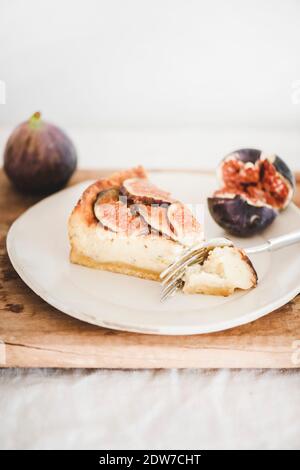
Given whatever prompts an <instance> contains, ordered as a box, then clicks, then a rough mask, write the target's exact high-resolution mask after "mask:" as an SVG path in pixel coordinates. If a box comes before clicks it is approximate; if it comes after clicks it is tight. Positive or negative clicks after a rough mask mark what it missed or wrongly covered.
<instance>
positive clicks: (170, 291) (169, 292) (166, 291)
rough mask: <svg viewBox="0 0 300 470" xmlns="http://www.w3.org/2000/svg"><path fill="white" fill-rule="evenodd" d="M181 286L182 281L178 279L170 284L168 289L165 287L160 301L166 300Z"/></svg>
mask: <svg viewBox="0 0 300 470" xmlns="http://www.w3.org/2000/svg"><path fill="white" fill-rule="evenodd" d="M180 287H181V282H179V280H177V282H176V283H175V284H174V285H172V286H168V288H167V289H164V290H163V291H162V293H161V296H160V301H161V302H164V301H165V300H167V299H168V298H169V297H171V296H172V295H173V294H175V292H176V291H177V290H178V289H180Z"/></svg>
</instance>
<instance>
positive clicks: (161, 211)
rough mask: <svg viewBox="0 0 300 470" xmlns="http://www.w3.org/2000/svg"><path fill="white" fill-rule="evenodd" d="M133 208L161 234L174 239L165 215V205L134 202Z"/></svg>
mask: <svg viewBox="0 0 300 470" xmlns="http://www.w3.org/2000/svg"><path fill="white" fill-rule="evenodd" d="M134 210H135V211H136V212H137V213H138V214H140V215H141V217H142V218H143V219H144V220H145V222H146V223H147V224H148V225H149V226H150V227H151V228H152V229H154V230H155V231H156V232H159V233H160V234H161V235H163V236H166V237H169V238H172V239H173V240H176V239H177V237H176V236H175V234H174V232H173V230H172V228H171V226H170V223H169V219H168V216H167V212H168V211H167V207H166V206H164V205H152V206H149V205H145V204H135V205H134Z"/></svg>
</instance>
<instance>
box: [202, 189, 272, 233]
mask: <svg viewBox="0 0 300 470" xmlns="http://www.w3.org/2000/svg"><path fill="white" fill-rule="evenodd" d="M207 202H208V208H209V212H210V214H211V216H212V217H213V219H214V220H215V221H216V223H217V224H218V225H220V226H221V227H222V228H223V229H224V230H226V231H227V232H229V233H231V234H232V235H234V236H237V237H250V236H253V235H256V234H258V233H260V232H262V231H263V230H264V229H266V228H267V227H268V226H269V225H270V224H271V223H272V222H273V221H274V219H275V218H276V216H277V214H278V212H277V211H276V210H275V209H273V208H272V207H270V206H261V207H257V206H254V205H252V204H249V203H248V202H247V201H246V200H245V199H243V198H242V197H240V196H235V197H234V198H222V197H210V198H208V199H207Z"/></svg>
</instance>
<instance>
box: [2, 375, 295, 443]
mask: <svg viewBox="0 0 300 470" xmlns="http://www.w3.org/2000/svg"><path fill="white" fill-rule="evenodd" d="M0 416H1V418H0V419H1V426H0V448H1V449H118V448H119V449H176V448H179V449H300V372H299V371H298V372H297V371H291V372H287V371H258V370H255V371H247V370H244V371H230V370H219V371H201V370H181V371H180V370H157V371H151V370H141V371H118V370H98V371H86V370H82V371H80V370H78V371H75V370H71V371H62V370H45V369H36V370H17V369H11V370H4V369H2V370H0Z"/></svg>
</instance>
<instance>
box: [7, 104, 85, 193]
mask: <svg viewBox="0 0 300 470" xmlns="http://www.w3.org/2000/svg"><path fill="white" fill-rule="evenodd" d="M76 166H77V154H76V150H75V148H74V145H73V143H72V142H71V140H70V139H69V137H68V136H67V135H66V134H65V133H64V132H63V131H62V130H61V129H59V128H58V127H57V126H54V125H53V124H49V123H47V122H45V121H42V120H41V117H40V113H35V114H34V115H33V116H32V118H31V119H29V121H26V122H23V123H21V124H20V125H19V126H18V127H17V128H16V129H15V130H14V131H13V133H12V134H11V136H10V137H9V139H8V141H7V144H6V148H5V151H4V170H5V172H6V174H7V176H8V177H9V179H10V180H11V181H12V182H13V184H14V185H15V187H16V188H17V189H18V190H19V191H21V192H23V193H28V194H41V195H42V194H50V193H53V192H55V191H58V190H59V189H61V188H63V187H64V186H65V185H66V183H67V182H68V180H69V179H70V177H71V176H72V174H73V173H74V171H75V169H76Z"/></svg>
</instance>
